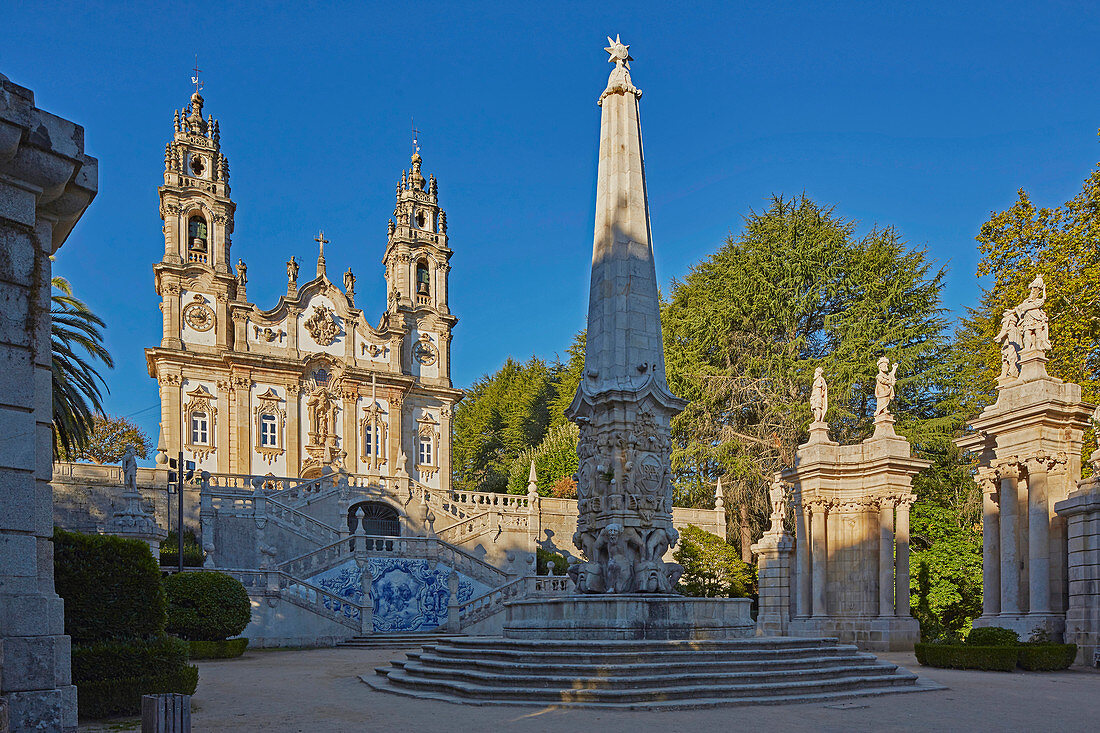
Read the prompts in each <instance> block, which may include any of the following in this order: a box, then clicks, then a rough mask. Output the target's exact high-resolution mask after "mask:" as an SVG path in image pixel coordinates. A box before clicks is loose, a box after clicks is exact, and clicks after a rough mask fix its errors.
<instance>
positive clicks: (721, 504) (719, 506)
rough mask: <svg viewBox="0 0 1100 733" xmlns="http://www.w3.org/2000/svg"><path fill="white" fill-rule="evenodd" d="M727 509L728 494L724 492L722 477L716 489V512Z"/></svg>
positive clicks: (719, 478)
mask: <svg viewBox="0 0 1100 733" xmlns="http://www.w3.org/2000/svg"><path fill="white" fill-rule="evenodd" d="M725 508H726V492H724V491H722V477H721V476H719V477H718V484H717V485H716V486H715V487H714V510H715V511H716V512H720V511H722V510H723V509H725Z"/></svg>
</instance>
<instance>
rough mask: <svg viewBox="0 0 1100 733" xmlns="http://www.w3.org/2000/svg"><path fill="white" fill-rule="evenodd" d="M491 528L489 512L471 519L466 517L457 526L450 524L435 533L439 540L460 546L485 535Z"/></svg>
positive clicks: (491, 517) (490, 514) (491, 519)
mask: <svg viewBox="0 0 1100 733" xmlns="http://www.w3.org/2000/svg"><path fill="white" fill-rule="evenodd" d="M492 528H493V516H492V513H491V512H482V513H481V514H476V515H474V516H472V517H467V518H466V519H463V520H462V521H461V522H458V523H457V524H452V525H451V526H450V527H447V528H446V529H441V530H439V532H438V533H437V534H438V535H439V539H441V540H443V541H444V542H449V543H451V544H452V545H460V544H462V543H463V542H468V541H470V540H472V539H474V538H475V537H478V536H480V535H482V534H485V533H486V532H488V531H489V530H491V529H492Z"/></svg>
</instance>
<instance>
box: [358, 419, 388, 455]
mask: <svg viewBox="0 0 1100 733" xmlns="http://www.w3.org/2000/svg"><path fill="white" fill-rule="evenodd" d="M383 447H384V446H383V445H382V426H381V425H374V426H369V425H368V426H367V429H366V430H364V431H363V455H364V456H367V457H370V456H374V457H376V458H380V457H381V456H382V449H383Z"/></svg>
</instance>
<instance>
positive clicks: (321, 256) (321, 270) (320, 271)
mask: <svg viewBox="0 0 1100 733" xmlns="http://www.w3.org/2000/svg"><path fill="white" fill-rule="evenodd" d="M313 241H314V242H317V244H318V245H319V246H320V249H319V250H318V252H317V277H321V276H323V275H324V274H325V245H326V244H328V240H327V239H325V230H324V229H322V230H321V231H319V232H317V236H316V237H314V238H313Z"/></svg>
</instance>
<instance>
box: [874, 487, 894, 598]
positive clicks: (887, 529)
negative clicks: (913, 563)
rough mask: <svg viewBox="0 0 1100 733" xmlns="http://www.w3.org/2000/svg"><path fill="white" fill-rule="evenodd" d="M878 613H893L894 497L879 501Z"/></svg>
mask: <svg viewBox="0 0 1100 733" xmlns="http://www.w3.org/2000/svg"><path fill="white" fill-rule="evenodd" d="M878 531H879V545H878V615H879V616H893V615H894V499H893V498H892V497H890V498H884V499H882V500H881V501H880V502H879V516H878Z"/></svg>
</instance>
